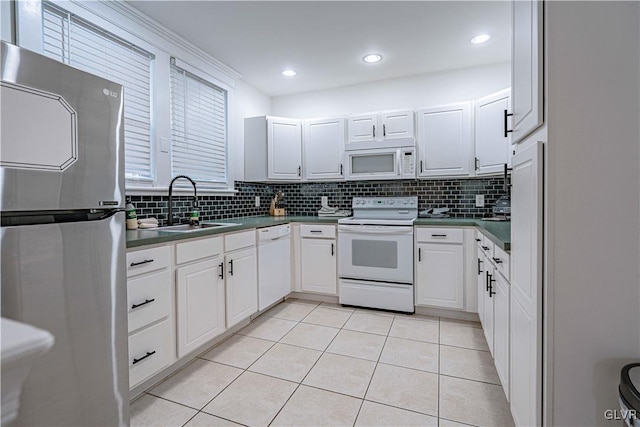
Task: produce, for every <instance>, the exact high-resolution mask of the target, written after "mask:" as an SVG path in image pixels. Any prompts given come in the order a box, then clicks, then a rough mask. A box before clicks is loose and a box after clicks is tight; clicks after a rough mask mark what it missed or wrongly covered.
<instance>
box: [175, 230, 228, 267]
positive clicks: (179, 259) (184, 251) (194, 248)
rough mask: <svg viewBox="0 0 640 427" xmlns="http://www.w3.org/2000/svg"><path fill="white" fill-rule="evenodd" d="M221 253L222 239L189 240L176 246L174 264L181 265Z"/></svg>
mask: <svg viewBox="0 0 640 427" xmlns="http://www.w3.org/2000/svg"><path fill="white" fill-rule="evenodd" d="M221 253H222V237H210V238H207V239H199V240H191V241H188V242H184V243H178V244H177V245H176V263H177V264H183V263H185V262H189V261H195V260H197V259H202V258H209V257H212V256H216V255H220V254H221Z"/></svg>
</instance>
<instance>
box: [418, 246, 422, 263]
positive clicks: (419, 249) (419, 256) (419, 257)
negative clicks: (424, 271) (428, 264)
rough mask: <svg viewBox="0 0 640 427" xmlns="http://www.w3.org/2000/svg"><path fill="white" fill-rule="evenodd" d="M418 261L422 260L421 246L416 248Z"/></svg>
mask: <svg viewBox="0 0 640 427" xmlns="http://www.w3.org/2000/svg"><path fill="white" fill-rule="evenodd" d="M418 262H422V248H418Z"/></svg>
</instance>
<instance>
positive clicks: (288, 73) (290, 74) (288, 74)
mask: <svg viewBox="0 0 640 427" xmlns="http://www.w3.org/2000/svg"><path fill="white" fill-rule="evenodd" d="M296 74H297V73H296V72H295V71H294V70H284V71H283V72H282V75H283V76H285V77H293V76H295V75H296Z"/></svg>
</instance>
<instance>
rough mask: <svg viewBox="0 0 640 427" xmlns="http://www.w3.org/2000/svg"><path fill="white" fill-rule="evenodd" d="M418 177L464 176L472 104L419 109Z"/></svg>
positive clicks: (467, 164)
mask: <svg viewBox="0 0 640 427" xmlns="http://www.w3.org/2000/svg"><path fill="white" fill-rule="evenodd" d="M417 117H418V140H417V143H418V159H419V163H420V164H419V167H418V176H419V177H430V176H466V175H469V173H470V170H471V168H470V163H471V158H472V157H473V155H472V151H473V150H472V148H471V147H472V143H471V142H472V133H471V103H470V102H460V103H456V104H450V105H445V106H441V107H435V108H425V109H422V110H418V112H417Z"/></svg>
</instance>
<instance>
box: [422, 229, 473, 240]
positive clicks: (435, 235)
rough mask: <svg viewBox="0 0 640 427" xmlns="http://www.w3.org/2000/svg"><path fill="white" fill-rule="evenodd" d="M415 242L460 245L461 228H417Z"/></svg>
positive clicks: (462, 232) (462, 234)
mask: <svg viewBox="0 0 640 427" xmlns="http://www.w3.org/2000/svg"><path fill="white" fill-rule="evenodd" d="M416 240H417V241H418V242H432V243H462V242H463V240H464V230H462V229H461V228H431V227H429V228H418V229H417V231H416Z"/></svg>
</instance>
